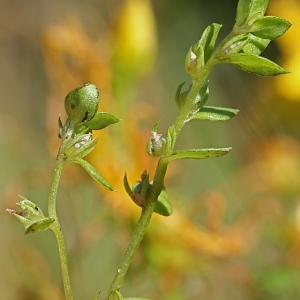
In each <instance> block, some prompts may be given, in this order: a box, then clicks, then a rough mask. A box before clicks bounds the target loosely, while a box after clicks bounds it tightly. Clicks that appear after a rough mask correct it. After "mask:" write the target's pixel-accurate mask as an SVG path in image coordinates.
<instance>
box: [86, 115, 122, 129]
mask: <svg viewBox="0 0 300 300" xmlns="http://www.w3.org/2000/svg"><path fill="white" fill-rule="evenodd" d="M118 122H120V119H118V118H117V117H115V116H114V115H112V114H110V113H108V112H103V111H101V112H97V113H96V114H95V116H94V117H93V118H92V119H91V120H90V121H88V122H85V123H84V124H83V125H84V126H86V127H88V128H89V129H91V130H100V129H103V128H105V127H107V126H109V125H112V124H115V123H118Z"/></svg>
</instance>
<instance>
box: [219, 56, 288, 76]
mask: <svg viewBox="0 0 300 300" xmlns="http://www.w3.org/2000/svg"><path fill="white" fill-rule="evenodd" d="M220 62H221V63H231V64H234V65H236V66H237V67H239V68H241V69H243V70H244V71H247V72H250V73H254V74H257V75H261V76H275V75H280V74H286V73H289V72H290V71H288V70H285V69H284V68H282V67H280V66H279V65H277V64H276V63H274V62H273V61H271V60H268V59H267V58H264V57H260V56H257V55H251V54H244V53H239V54H233V55H231V56H229V57H228V58H226V59H223V60H220Z"/></svg>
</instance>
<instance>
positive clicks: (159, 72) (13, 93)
mask: <svg viewBox="0 0 300 300" xmlns="http://www.w3.org/2000/svg"><path fill="white" fill-rule="evenodd" d="M289 1H290V2H291V5H292V6H293V5H294V6H293V7H294V12H295V13H296V11H297V10H296V9H295V8H298V6H297V5H298V4H295V3H297V2H294V1H292V0H289ZM236 2H237V1H221V0H211V1H178V0H176V1H171V0H166V1H157V0H155V1H152V6H153V11H154V16H155V22H156V30H157V49H156V60H155V63H154V66H153V68H152V70H151V72H150V71H149V72H148V74H147V75H146V74H143V76H142V75H140V74H138V75H137V76H136V77H134V76H132V74H129V75H130V76H129V77H128V78H130V80H127V81H125V83H126V85H125V83H124V85H114V84H115V83H116V80H117V79H119V80H120V78H116V77H117V76H118V73H117V72H118V70H116V69H115V73H114V72H111V73H112V74H111V76H112V77H113V78H112V79H107V82H106V83H103V80H105V78H101V80H102V81H101V80H100V85H101V84H103V86H104V87H106V86H110V85H111V90H109V89H107V90H106V91H105V92H104V95H103V98H102V99H103V102H104V104H103V105H105V101H107V102H108V100H105V97H106V98H107V99H109V101H112V99H114V96H113V95H116V96H115V97H116V98H117V99H114V100H115V102H114V104H113V105H114V108H115V111H118V113H119V114H118V117H120V118H123V117H124V115H125V112H126V108H129V109H132V107H133V106H131V105H132V103H135V105H140V106H138V107H140V109H142V108H143V107H144V106H143V105H145V103H148V105H149V107H150V106H151V107H152V109H153V111H154V112H153V114H152V115H151V116H150V118H149V117H147V118H145V119H143V114H144V113H145V115H146V114H147V113H148V112H144V111H143V110H142V111H141V110H139V112H140V115H141V116H139V118H140V119H139V122H138V123H137V124H135V126H136V127H133V128H134V129H133V130H132V129H131V130H132V131H133V132H135V131H137V130H138V129H139V128H142V130H144V131H145V132H150V130H151V128H152V126H153V124H154V123H155V122H157V120H158V119H161V121H160V127H161V128H163V129H165V128H166V127H167V126H169V124H170V123H171V122H172V120H173V119H174V116H175V115H176V112H177V107H176V105H175V100H174V95H175V91H176V87H177V86H178V84H179V83H181V82H183V81H185V80H188V76H187V75H186V74H185V73H184V58H185V55H186V52H187V51H188V49H189V47H190V45H192V44H194V43H195V42H196V40H197V39H198V38H199V37H200V35H201V32H202V30H203V29H204V28H205V27H206V26H207V25H209V24H210V23H212V22H218V23H221V24H223V25H224V26H223V28H222V31H221V35H222V34H224V35H225V34H226V33H227V32H228V31H229V30H230V29H231V27H232V25H233V23H234V16H235V9H236V4H237V3H236ZM270 2H279V0H271V1H270ZM122 5H123V1H119V0H118V1H109V0H106V1H95V0H89V1H84V2H82V1H64V2H55V1H52V2H45V1H38V0H33V1H27V2H24V1H20V0H16V1H4V2H3V3H1V10H0V20H1V21H0V22H1V25H2V26H1V29H0V43H1V44H0V45H1V47H0V66H1V67H0V90H1V100H0V124H1V126H2V130H1V134H0V137H1V138H0V143H1V146H0V159H1V172H0V191H1V199H2V202H1V203H2V208H3V209H2V214H1V218H0V228H1V229H0V238H1V241H2V242H1V248H0V249H1V250H0V251H1V252H0V254H1V255H0V290H1V298H2V299H7V300H15V299H18V300H26V299H31V300H32V299H45V300H46V299H63V295H62V285H61V275H60V266H59V259H58V254H57V248H56V245H55V241H54V237H53V236H52V234H51V233H50V232H46V233H38V234H35V235H32V236H26V237H25V236H24V234H23V228H21V226H20V224H18V222H16V220H15V219H14V218H12V217H11V216H9V215H8V214H7V213H5V212H4V209H5V208H6V207H14V203H15V202H17V201H18V197H17V195H18V194H22V195H24V196H26V197H28V198H29V199H32V200H33V201H34V202H36V204H37V205H39V206H40V207H41V208H42V209H43V210H44V211H45V210H46V208H47V204H46V199H47V193H48V191H49V185H50V181H51V172H52V170H53V165H54V159H55V152H56V149H57V144H56V142H53V139H55V138H56V136H57V132H58V128H57V118H58V115H59V114H60V113H62V114H63V111H64V110H63V99H64V97H65V95H66V94H67V92H68V91H69V90H71V89H72V88H75V87H76V86H73V85H74V84H75V83H77V82H76V81H75V80H74V81H71V80H70V78H69V77H67V76H66V75H64V74H63V73H59V75H60V77H59V76H58V79H57V78H56V80H58V81H59V83H60V86H58V85H56V84H55V83H56V82H57V81H55V79H53V78H54V76H53V73H51V72H50V71H49V67H47V56H46V55H45V46H44V45H43V44H42V40H43V36H44V33H45V32H46V31H47V30H48V29H49V28H51V27H55V26H59V25H61V24H64V22H69V24H72V22H74V20H75V23H76V22H79V24H82V28H83V33H85V35H86V36H87V38H88V39H90V40H92V41H97V40H98V39H99V37H101V38H102V46H103V45H104V46H106V47H108V49H105V50H103V52H107V53H108V54H112V52H113V49H111V48H110V45H111V44H110V43H111V40H110V39H112V38H113V37H114V35H113V33H112V32H114V24H115V23H114V22H115V18H116V15H117V12H118V10H119V9H120V7H122ZM274 7H275V3H274ZM299 11H300V8H299ZM280 13H281V12H277V14H278V15H280ZM283 13H284V11H282V15H280V16H282V17H285V18H286V19H289V17H288V16H285V15H283ZM299 16H300V14H299V15H298V17H299ZM290 21H292V22H293V21H295V20H290ZM298 30H299V28H298ZM108 32H109V34H108ZM106 39H107V43H106V44H105V43H103V41H106ZM85 42H86V40H84V41H82V43H85ZM95 44H96V42H95ZM58 45H59V44H58ZM80 47H81V45H80V42H79V41H77V43H75V44H74V52H75V53H76V52H78V53H80V49H81V48H80ZM282 47H283V48H284V45H283V46H282ZM76 49H77V50H76ZM295 49H296V45H295ZM290 52H291V53H292V52H293V49H290ZM102 55H103V53H102V52H101V51H99V57H102ZM264 55H265V56H267V57H269V58H271V59H274V60H275V61H278V62H279V61H280V60H281V61H282V62H283V63H284V58H285V57H284V55H283V54H282V48H280V47H277V46H276V44H272V45H271V46H270V50H268V51H267V52H266V53H264ZM66 61H67V63H68V64H69V67H70V69H71V68H73V67H74V66H76V67H78V65H79V66H80V67H81V68H82V69H83V70H85V71H86V70H88V68H86V69H85V68H84V66H81V64H84V63H86V62H85V61H84V62H81V61H78V60H77V61H73V60H72V57H71V58H70V57H67V58H66ZM107 64H108V65H109V66H110V65H112V62H110V61H108V62H107ZM45 66H46V67H45ZM55 67H56V66H54V69H55ZM78 68H79V67H78ZM114 68H116V66H114ZM57 69H59V68H58V67H57ZM111 69H113V66H111ZM292 71H294V70H292ZM52 72H53V71H52ZM123 72H124V70H122V73H121V72H120V74H123ZM75 75H76V76H77V75H78V77H77V78H79V79H80V80H81V81H82V82H80V84H84V83H85V82H86V80H88V79H90V77H89V76H88V75H87V73H86V72H82V73H80V74H75ZM75 75H74V76H75ZM285 76H292V75H285ZM100 77H101V76H100ZM103 77H105V76H103ZM128 78H127V79H128ZM80 80H79V81H80ZM276 84H280V82H279V83H278V82H275V81H274V80H273V79H270V78H258V77H255V76H253V75H249V74H246V73H243V72H242V71H240V70H238V69H235V68H233V67H232V66H218V67H217V69H216V70H215V71H214V72H213V73H212V76H211V78H210V91H211V93H210V99H209V105H215V106H225V107H233V108H237V109H239V110H240V113H239V115H238V116H237V117H236V118H234V119H232V120H231V121H230V122H226V124H225V125H223V124H222V125H220V124H219V123H217V124H212V123H211V122H195V123H193V122H191V124H189V125H188V126H186V128H185V129H184V132H183V134H182V136H180V138H179V143H178V148H181V146H182V148H183V146H184V147H185V148H192V147H195V146H197V147H227V146H233V150H232V151H231V153H230V154H229V155H227V156H225V157H223V158H216V159H209V160H205V161H199V162H196V163H195V162H192V161H182V162H178V163H176V164H174V166H173V165H172V166H171V169H170V175H169V177H168V180H167V184H166V186H167V189H168V193H169V197H170V200H171V201H173V203H174V205H173V207H174V211H175V213H174V216H171V217H168V218H166V220H164V221H161V218H162V217H157V218H154V219H153V224H152V225H151V226H150V228H149V234H148V235H147V236H146V237H145V239H144V241H143V243H142V245H141V248H140V251H139V252H138V253H137V255H136V257H135V260H134V263H133V265H132V267H131V268H130V270H129V274H128V278H127V279H126V284H125V286H124V289H123V291H124V293H123V294H124V295H128V296H130V295H132V293H134V295H136V296H140V297H145V298H150V299H153V300H154V299H160V300H177V299H178V300H181V299H187V300H194V299H195V300H196V299H210V300H223V299H224V300H225V299H233V300H240V299H241V300H247V299H249V300H250V299H251V300H254V299H255V300H267V299H278V300H285V299H298V298H299V297H300V287H299V285H298V284H297V282H299V279H300V278H299V277H300V275H299V274H300V272H299V266H300V243H299V240H300V239H299V235H300V212H299V211H300V206H299V192H300V185H299V182H300V171H299V170H300V144H299V138H300V133H299V116H298V114H299V106H300V101H299V100H300V99H298V100H297V99H296V100H295V97H293V101H290V98H289V94H288V90H287V91H286V95H285V96H284V97H283V96H282V95H281V96H279V94H277V90H278V88H277V87H276ZM120 86H121V88H120ZM117 87H119V88H120V90H118V91H116V90H114V88H115V89H116V88H117ZM104 90H105V88H104ZM101 91H102V90H101V86H100V92H101ZM109 93H110V94H109ZM120 95H121V96H120ZM101 97H102V96H101ZM120 99H121V100H122V101H123V102H121V101H120ZM101 101H102V100H101ZM126 101H128V102H126ZM59 103H60V104H59ZM106 105H108V104H107V103H106ZM120 107H122V109H121V108H120ZM137 111H138V110H137ZM112 112H113V111H112ZM166 112H167V113H166ZM128 120H129V117H128V116H125V117H124V120H123V123H124V124H123V125H116V126H127V125H126V124H127V123H126V122H127V121H128ZM117 130H118V129H115V131H113V130H112V131H108V132H109V134H110V135H111V136H112V137H113V139H117V138H119V139H120V145H121V146H122V145H123V144H122V143H123V142H124V141H123V140H122V138H124V137H122V136H121V137H120V135H119V136H118V134H119V133H120V132H118V131H117ZM141 139H142V140H143V139H144V137H141ZM106 141H107V140H106ZM143 141H144V140H143ZM109 142H112V141H109ZM135 142H136V143H137V144H134V145H130V147H128V145H127V144H125V146H126V148H127V147H128V148H132V149H133V150H132V153H133V154H134V153H135V152H134V151H135V149H136V148H137V147H141V148H144V144H145V143H144V144H143V143H141V144H142V145H140V144H139V140H137V141H135ZM114 145H116V144H114ZM123 146H124V145H123ZM100 147H101V146H100ZM104 149H108V151H111V155H112V156H113V154H114V149H110V144H108V145H106V144H105V145H104ZM145 156H146V152H145ZM139 159H141V160H142V159H143V157H137V158H136V160H137V161H136V164H137V165H138V164H139ZM119 160H120V161H122V160H124V161H125V163H124V169H123V165H122V168H121V169H120V170H119V174H115V176H116V177H118V178H120V179H121V180H122V178H123V175H124V172H125V171H126V170H131V168H132V162H131V161H130V160H129V161H127V156H126V154H125V153H124V157H123V158H122V157H121V158H119ZM99 166H101V156H100V157H99ZM140 168H141V169H139V170H136V172H140V173H141V172H142V171H143V165H141V166H140ZM100 171H101V173H102V174H103V175H104V176H105V175H106V172H109V167H107V168H106V169H102V170H100ZM131 172H133V171H132V170H131ZM138 179H139V178H135V180H138ZM132 182H133V180H132ZM112 184H113V182H112ZM113 186H115V185H114V184H113ZM60 188H61V189H60V191H59V207H58V213H59V216H60V218H61V223H62V226H63V228H64V231H65V236H66V240H67V248H68V253H69V261H70V273H71V283H72V285H73V287H74V294H75V297H76V298H77V299H92V297H94V296H95V294H96V293H97V292H99V291H100V290H101V295H103V294H105V292H106V289H107V288H108V285H109V283H110V281H111V279H112V277H113V274H114V272H115V270H116V268H117V265H118V263H119V260H120V257H121V255H122V252H123V251H124V249H125V247H126V244H127V242H128V239H129V236H130V233H131V232H132V230H133V228H134V224H135V223H136V219H137V214H138V208H136V207H134V206H133V205H132V204H131V202H130V201H131V200H130V199H129V198H126V197H124V198H123V199H121V200H122V201H123V202H126V203H127V202H128V203H129V204H128V206H129V207H130V209H129V210H128V212H127V211H126V210H125V212H124V211H123V209H124V208H123V206H122V205H121V204H120V203H118V202H113V201H110V202H109V201H105V199H107V198H109V196H108V194H107V193H105V192H103V190H100V191H99V189H98V187H97V186H96V185H95V184H94V183H93V182H91V180H90V178H88V177H86V176H84V174H83V172H81V170H80V169H79V168H76V166H75V167H73V166H68V167H67V168H66V169H65V170H64V172H63V178H62V182H61V185H60ZM119 189H122V187H121V186H120V187H119ZM123 195H124V194H123ZM122 197H123V196H122ZM109 200H111V199H109ZM130 205H132V206H130ZM132 211H135V212H136V213H132ZM183 216H185V217H186V219H187V220H189V223H187V222H186V221H183ZM184 220H185V219H184ZM168 222H169V223H168ZM180 222H182V223H180ZM167 224H169V225H167ZM176 224H177V225H176ZM178 224H183V225H185V226H183V225H182V226H179V225H178ZM172 226H173V227H174V228H175V230H173V231H172V230H171V229H170V228H172ZM176 226H177V227H176ZM178 228H181V231H179V230H178ZM169 230H171V231H170V232H169ZM195 233H198V234H199V235H195ZM166 237H167V238H166ZM222 243H224V244H222ZM222 245H223V246H224V245H225V246H224V248H223V250H224V251H223V252H222V251H221V250H222V247H223V246H222ZM226 245H227V246H226ZM226 247H227V248H226Z"/></svg>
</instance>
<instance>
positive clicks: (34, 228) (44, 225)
mask: <svg viewBox="0 0 300 300" xmlns="http://www.w3.org/2000/svg"><path fill="white" fill-rule="evenodd" d="M54 221H55V219H53V218H45V219H43V220H40V221H36V222H34V223H33V224H31V225H30V226H29V227H27V228H26V229H25V234H28V233H35V232H39V231H44V230H46V229H48V228H49V227H50V226H51V224H53V223H54Z"/></svg>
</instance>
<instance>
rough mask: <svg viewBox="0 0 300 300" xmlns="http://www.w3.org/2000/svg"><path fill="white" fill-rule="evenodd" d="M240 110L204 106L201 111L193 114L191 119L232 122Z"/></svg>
mask: <svg viewBox="0 0 300 300" xmlns="http://www.w3.org/2000/svg"><path fill="white" fill-rule="evenodd" d="M238 111H239V110H238V109H233V108H224V107H215V106H203V107H202V108H201V111H200V112H198V113H196V114H193V115H192V116H191V117H190V119H191V120H192V119H200V120H209V121H226V120H230V119H231V118H233V117H234V116H236V115H237V113H238Z"/></svg>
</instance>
